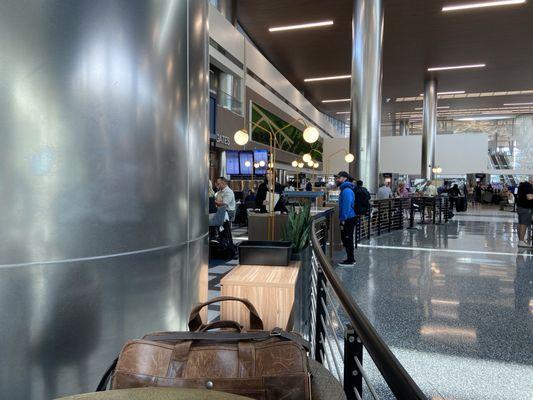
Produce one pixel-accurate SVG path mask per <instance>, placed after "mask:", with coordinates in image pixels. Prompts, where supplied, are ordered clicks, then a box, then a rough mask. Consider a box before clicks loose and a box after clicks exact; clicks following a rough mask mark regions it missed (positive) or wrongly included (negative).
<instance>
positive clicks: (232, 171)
mask: <svg viewBox="0 0 533 400" xmlns="http://www.w3.org/2000/svg"><path fill="white" fill-rule="evenodd" d="M226 174H228V175H239V174H240V169H239V152H238V151H233V150H227V151H226Z"/></svg>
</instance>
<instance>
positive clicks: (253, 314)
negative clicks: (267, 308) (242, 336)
mask: <svg viewBox="0 0 533 400" xmlns="http://www.w3.org/2000/svg"><path fill="white" fill-rule="evenodd" d="M221 301H239V302H241V303H242V304H244V305H245V306H246V308H247V309H248V311H250V329H252V330H259V331H262V330H263V321H262V320H261V317H259V313H258V312H257V310H256V309H255V307H254V305H253V304H252V303H250V301H249V300H247V299H239V298H238V297H233V296H219V297H215V298H213V299H211V300H209V301H206V302H205V303H201V304H198V305H197V306H195V307H194V308H193V309H192V310H191V315H190V316H189V330H190V331H191V332H195V331H197V330H198V329H200V328H201V327H202V326H204V323H203V322H202V317H200V311H201V310H202V308H204V307H205V306H208V305H209V304H213V303H218V302H221ZM236 324H237V322H236Z"/></svg>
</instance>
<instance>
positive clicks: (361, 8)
mask: <svg viewBox="0 0 533 400" xmlns="http://www.w3.org/2000/svg"><path fill="white" fill-rule="evenodd" d="M382 43H383V4H382V1H381V0H355V1H354V14H353V20H352V82H351V91H350V97H351V100H352V102H351V119H350V152H351V153H352V154H354V155H355V162H354V163H352V164H350V173H351V175H352V176H353V177H355V178H357V179H361V180H363V182H364V184H365V186H366V187H367V188H368V189H369V190H370V191H371V192H373V193H375V192H376V190H377V188H378V174H379V139H380V129H381V76H382V72H381V56H382Z"/></svg>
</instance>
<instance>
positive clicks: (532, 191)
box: [516, 175, 533, 247]
mask: <svg viewBox="0 0 533 400" xmlns="http://www.w3.org/2000/svg"><path fill="white" fill-rule="evenodd" d="M532 210H533V175H530V176H529V180H528V181H525V182H521V183H520V185H519V186H518V194H517V195H516V212H517V214H518V247H531V245H530V244H529V243H526V242H525V241H524V239H525V237H526V230H527V228H528V227H529V226H530V225H531V216H532Z"/></svg>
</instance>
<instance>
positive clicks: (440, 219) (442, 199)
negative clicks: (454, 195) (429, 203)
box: [439, 197, 444, 225]
mask: <svg viewBox="0 0 533 400" xmlns="http://www.w3.org/2000/svg"><path fill="white" fill-rule="evenodd" d="M439 203H440V204H439V225H440V224H442V203H444V197H441V198H440V202H439Z"/></svg>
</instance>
